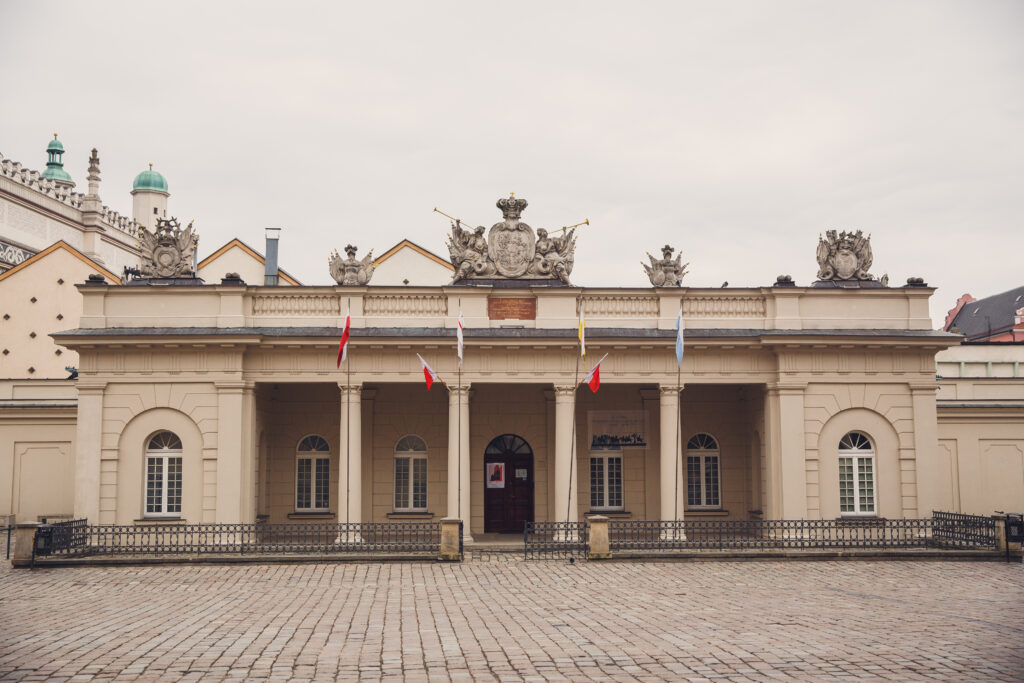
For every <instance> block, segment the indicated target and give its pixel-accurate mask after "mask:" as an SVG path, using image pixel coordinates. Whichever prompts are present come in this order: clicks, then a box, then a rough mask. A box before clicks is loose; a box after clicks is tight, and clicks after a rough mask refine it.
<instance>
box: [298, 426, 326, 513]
mask: <svg viewBox="0 0 1024 683" xmlns="http://www.w3.org/2000/svg"><path fill="white" fill-rule="evenodd" d="M330 508H331V447H330V446H329V445H328V444H327V441H326V440H325V439H324V438H323V437H322V436H318V435H316V434H311V435H310V436H307V437H306V438H305V439H303V440H302V441H301V442H300V443H299V447H298V448H297V449H296V453H295V510H296V512H326V511H327V510H330Z"/></svg>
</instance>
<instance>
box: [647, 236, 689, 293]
mask: <svg viewBox="0 0 1024 683" xmlns="http://www.w3.org/2000/svg"><path fill="white" fill-rule="evenodd" d="M674 251H675V249H674V248H673V247H671V246H669V245H668V244H666V245H665V246H663V247H662V248H661V256H662V258H660V259H659V258H654V257H653V256H651V253H650V252H648V253H647V258H649V259H650V260H651V265H647V264H646V263H643V262H642V261H641V265H643V267H644V270H645V271H647V277H648V278H650V280H651V284H652V285H654V286H655V287H680V286H682V284H683V276H684V275H686V266H688V265H690V264H689V262H687V263H683V252H679V255H678V256H676V257H675V258H672V252H674Z"/></svg>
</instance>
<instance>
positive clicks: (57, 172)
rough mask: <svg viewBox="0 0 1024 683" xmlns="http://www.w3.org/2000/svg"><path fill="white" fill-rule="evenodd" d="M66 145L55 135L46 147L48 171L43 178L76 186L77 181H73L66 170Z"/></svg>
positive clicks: (44, 172)
mask: <svg viewBox="0 0 1024 683" xmlns="http://www.w3.org/2000/svg"><path fill="white" fill-rule="evenodd" d="M63 156H64V145H62V144H61V143H60V140H58V139H57V134H56V133H54V134H53V139H52V140H50V144H48V145H47V146H46V170H45V171H43V177H44V178H49V179H50V180H53V181H56V182H58V183H68V184H69V185H71V186H74V184H75V181H73V180H72V179H71V176H70V175H69V174H68V172H67V171H65V170H64V161H63V158H62V157H63Z"/></svg>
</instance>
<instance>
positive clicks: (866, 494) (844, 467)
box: [839, 432, 875, 515]
mask: <svg viewBox="0 0 1024 683" xmlns="http://www.w3.org/2000/svg"><path fill="white" fill-rule="evenodd" d="M839 512H840V514H843V515H873V514H875V447H874V445H873V444H872V443H871V438H870V437H869V436H868V435H867V434H864V433H862V432H850V433H848V434H847V435H846V436H844V437H843V438H842V439H840V440H839Z"/></svg>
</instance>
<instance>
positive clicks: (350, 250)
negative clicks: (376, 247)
mask: <svg viewBox="0 0 1024 683" xmlns="http://www.w3.org/2000/svg"><path fill="white" fill-rule="evenodd" d="M358 249H359V247H355V246H352V245H351V244H349V245H346V246H345V254H346V255H347V256H348V258H341V254H339V253H338V252H337V250H335V252H334V253H333V254H331V258H330V260H329V262H328V264H329V266H330V269H331V277H332V278H334V281H335V282H337V283H338V284H339V285H343V286H351V285H365V284H367V283H368V282H369V281H370V278H371V277H373V269H374V268H375V266H374V264H373V249H371V250H370V251H369V253H368V254H366V256H364V257H363V258H362V259H361V260H360V259H356V251H357V250H358Z"/></svg>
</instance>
